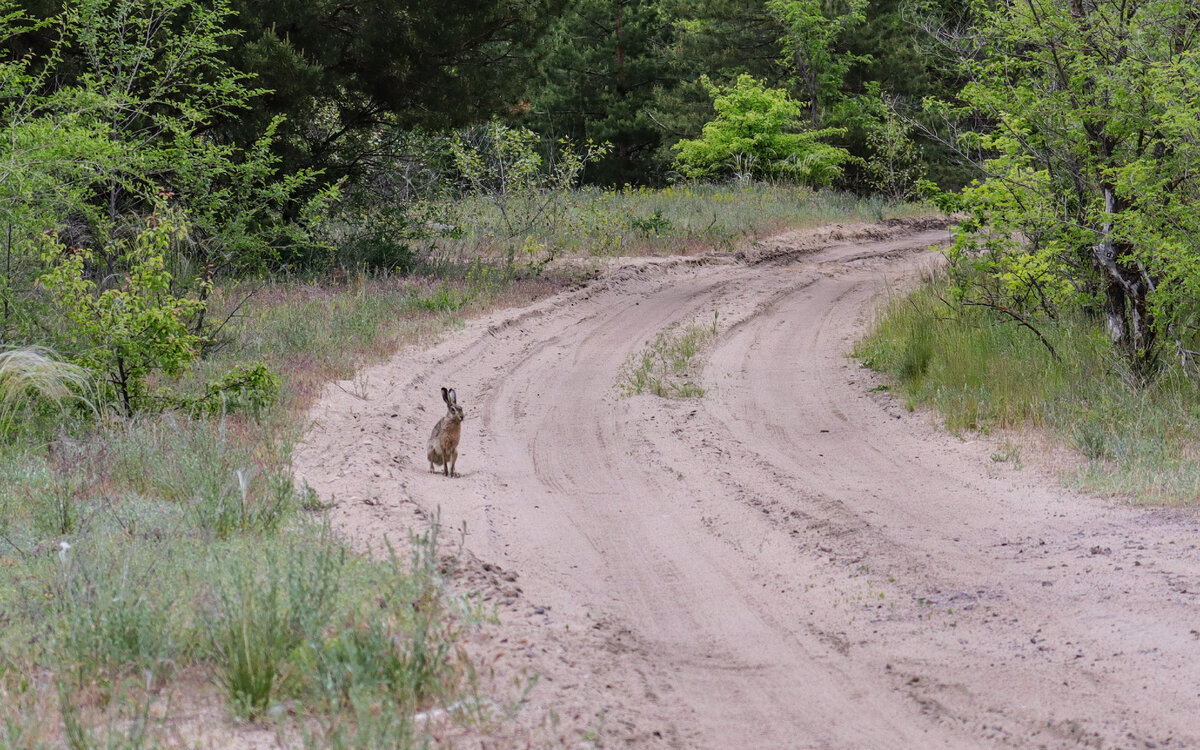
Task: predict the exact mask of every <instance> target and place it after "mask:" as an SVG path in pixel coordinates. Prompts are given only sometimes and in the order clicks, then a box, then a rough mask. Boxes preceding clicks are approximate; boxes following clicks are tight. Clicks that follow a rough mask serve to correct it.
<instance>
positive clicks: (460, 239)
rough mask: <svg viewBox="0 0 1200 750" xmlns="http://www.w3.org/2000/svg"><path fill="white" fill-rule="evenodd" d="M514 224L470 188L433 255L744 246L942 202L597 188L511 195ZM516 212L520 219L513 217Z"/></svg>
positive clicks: (529, 258) (739, 190)
mask: <svg viewBox="0 0 1200 750" xmlns="http://www.w3.org/2000/svg"><path fill="white" fill-rule="evenodd" d="M509 204H510V205H508V206H507V209H508V214H509V217H510V222H511V223H506V221H505V220H504V219H503V218H502V216H501V214H500V212H499V211H498V209H497V208H496V206H495V205H494V203H492V202H490V201H488V200H485V199H481V198H477V197H468V198H464V199H461V200H458V201H456V202H454V203H453V204H452V205H448V206H446V207H445V208H444V209H443V210H444V211H445V212H446V214H447V215H446V217H445V218H444V222H445V224H447V225H450V226H454V227H455V228H456V230H457V231H455V232H454V234H453V236H451V237H442V238H438V239H437V240H435V241H429V242H427V243H425V245H424V252H425V254H426V256H427V257H432V258H438V259H455V260H457V261H459V262H463V261H466V260H469V259H473V258H480V257H485V258H495V259H509V260H511V261H512V262H513V263H515V264H517V265H519V266H522V265H528V264H530V263H534V264H536V263H537V262H539V261H540V260H543V259H545V258H547V257H564V256H568V257H569V256H584V257H588V256H619V255H666V254H678V253H693V252H710V251H712V250H734V249H736V248H737V247H738V246H740V245H741V244H743V243H745V242H750V241H753V240H756V239H759V238H761V237H764V236H768V235H771V234H774V233H776V232H779V231H781V230H784V229H793V228H804V227H813V226H823V225H827V224H834V223H840V224H848V223H853V222H868V223H870V222H879V221H884V220H887V219H893V218H904V217H912V216H925V215H931V214H932V213H935V209H932V208H930V207H928V206H923V205H918V204H894V203H889V202H887V201H885V200H883V199H880V198H862V197H858V196H855V195H852V194H849V193H841V192H836V191H832V190H821V191H816V190H812V189H811V188H804V187H797V186H794V185H785V184H772V183H757V182H756V183H745V184H738V183H734V184H725V185H679V186H673V187H668V188H661V189H652V188H626V189H624V190H617V191H603V190H599V189H587V190H580V191H575V192H572V193H569V194H564V195H562V196H560V197H559V198H558V199H557V200H556V201H555V202H554V204H553V210H551V211H548V212H546V211H540V210H538V209H537V208H536V206H539V205H541V204H540V203H537V204H536V205H535V203H534V202H533V201H524V202H522V200H521V199H511V200H510V201H509ZM513 216H516V217H517V218H516V219H512V217H513Z"/></svg>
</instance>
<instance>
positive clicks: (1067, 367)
mask: <svg viewBox="0 0 1200 750" xmlns="http://www.w3.org/2000/svg"><path fill="white" fill-rule="evenodd" d="M952 283H953V282H951V281H950V280H949V279H945V278H940V279H937V280H936V281H934V282H932V283H931V284H928V285H926V286H924V287H922V288H921V289H919V290H917V291H916V292H915V293H913V294H912V295H909V296H905V297H897V298H895V299H893V300H891V301H890V302H889V304H888V306H887V308H886V309H885V310H884V311H882V312H881V314H880V316H879V318H878V319H877V321H876V323H875V325H874V327H873V329H872V331H871V333H870V334H869V335H868V336H867V338H866V339H865V340H864V341H862V342H860V343H859V345H858V347H857V350H856V354H857V356H859V357H860V358H862V359H863V360H864V361H865V363H866V364H868V365H870V366H871V367H873V368H875V369H877V370H880V371H882V372H884V373H886V374H887V375H889V376H890V377H891V378H893V379H894V380H895V382H896V383H897V385H898V386H899V387H898V389H897V390H898V392H899V394H900V396H901V397H902V398H903V399H904V400H905V402H906V403H907V404H908V406H909V408H915V407H916V406H918V405H921V406H930V407H932V408H934V409H936V410H937V411H938V413H939V414H940V415H941V417H942V418H943V419H944V420H945V424H946V426H947V427H948V428H950V429H952V430H982V431H985V432H986V431H991V430H994V429H1015V430H1020V429H1021V428H1023V427H1026V426H1036V427H1042V428H1045V429H1046V430H1048V431H1049V432H1050V434H1051V435H1052V436H1054V437H1055V438H1056V439H1057V441H1058V442H1059V443H1061V444H1062V445H1064V446H1067V447H1071V448H1074V449H1075V450H1077V451H1078V452H1079V454H1080V456H1081V459H1083V461H1082V463H1081V466H1080V467H1079V469H1078V470H1077V471H1076V472H1075V473H1074V475H1073V476H1072V477H1071V481H1073V482H1075V483H1078V484H1080V485H1081V486H1083V487H1084V488H1086V489H1088V490H1090V491H1094V492H1103V493H1107V494H1114V495H1119V496H1123V497H1127V498H1131V499H1133V500H1135V501H1136V502H1141V503H1182V504H1195V502H1196V497H1197V495H1196V487H1197V486H1198V484H1197V483H1198V482H1200V471H1197V464H1196V460H1195V456H1196V450H1197V446H1200V413H1198V412H1197V410H1196V403H1198V399H1200V384H1198V383H1197V382H1196V380H1195V378H1192V377H1188V376H1187V375H1186V374H1185V373H1183V372H1182V371H1181V369H1179V368H1173V369H1172V370H1171V371H1170V372H1167V373H1164V374H1163V375H1162V376H1160V377H1159V378H1157V379H1156V380H1155V381H1154V382H1153V383H1149V384H1146V383H1142V382H1139V379H1138V378H1137V377H1136V375H1135V373H1134V372H1133V371H1132V370H1130V369H1129V367H1128V365H1126V364H1125V363H1124V362H1122V361H1121V360H1119V359H1116V358H1114V356H1113V353H1112V351H1111V350H1110V349H1109V347H1108V346H1107V342H1106V341H1105V340H1104V337H1103V336H1101V335H1099V334H1098V333H1097V332H1096V331H1095V329H1094V325H1093V323H1092V321H1090V320H1089V319H1088V318H1087V316H1086V315H1083V314H1081V313H1080V312H1078V311H1073V312H1068V311H1064V312H1063V314H1062V315H1060V316H1059V317H1058V318H1057V319H1056V320H1053V321H1049V322H1047V323H1045V324H1044V326H1043V327H1042V333H1043V334H1044V335H1045V336H1046V337H1047V338H1048V339H1049V340H1050V341H1051V343H1052V344H1053V346H1054V348H1055V350H1056V351H1058V352H1059V354H1060V355H1061V356H1060V358H1059V359H1057V360H1056V359H1055V358H1054V357H1053V356H1052V355H1051V354H1050V352H1049V350H1048V349H1047V348H1046V347H1045V346H1044V345H1042V344H1041V343H1040V342H1039V341H1038V340H1037V338H1036V337H1034V336H1031V335H1030V334H1029V332H1028V331H1027V330H1024V329H1023V328H1022V327H1021V326H1020V325H1019V324H1017V323H1016V322H1015V321H1014V320H1013V319H1012V318H1011V317H1009V316H1006V315H1003V314H1001V313H998V312H997V311H995V310H993V309H991V308H987V307H978V306H974V307H965V308H961V307H958V306H957V305H955V304H953V303H952V302H951V301H950V300H948V299H947V291H948V289H949V287H950V286H951V285H952ZM1114 373H1116V374H1117V375H1118V377H1114ZM1006 453H1007V454H1009V455H1012V454H1013V453H1014V451H1013V450H1012V449H1011V448H1009V449H1007V451H1006Z"/></svg>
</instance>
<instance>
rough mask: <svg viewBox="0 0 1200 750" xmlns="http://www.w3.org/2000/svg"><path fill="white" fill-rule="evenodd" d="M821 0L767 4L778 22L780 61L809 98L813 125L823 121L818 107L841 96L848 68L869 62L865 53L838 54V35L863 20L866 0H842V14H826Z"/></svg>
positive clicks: (779, 0)
mask: <svg viewBox="0 0 1200 750" xmlns="http://www.w3.org/2000/svg"><path fill="white" fill-rule="evenodd" d="M826 5H827V4H826V3H823V2H820V0H768V2H767V4H766V7H767V10H768V11H770V12H771V14H772V15H774V16H775V17H776V18H777V19H778V20H779V22H780V24H781V25H782V26H783V29H784V36H783V37H782V38H781V39H780V40H779V45H780V48H781V52H782V55H781V57H780V63H781V64H782V65H783V67H784V68H785V69H786V70H787V71H788V72H789V73H790V76H791V83H792V86H793V87H794V88H795V89H796V90H799V91H802V92H803V93H804V95H805V96H806V97H807V99H808V107H809V112H810V118H811V120H812V124H813V127H816V126H817V125H819V124H820V123H821V122H822V118H821V109H822V108H823V107H828V106H830V105H831V104H833V103H834V102H836V101H837V100H838V99H840V98H841V97H842V96H843V84H844V81H845V78H846V73H847V72H848V71H849V70H850V67H851V66H852V65H854V64H855V63H858V62H869V61H870V58H869V57H867V56H855V55H851V54H846V53H844V52H843V53H841V54H839V53H837V52H836V51H835V45H836V44H837V42H838V40H839V38H840V37H841V36H842V35H844V34H846V33H847V32H849V31H850V30H851V29H853V28H854V27H856V26H858V25H860V24H862V23H863V22H864V21H866V19H867V16H866V13H865V9H866V7H867V5H868V0H845V2H843V3H839V5H844V7H843V8H841V9H840V10H842V11H844V12H842V14H841V15H838V16H835V17H833V18H830V17H827V16H826V15H825V6H826Z"/></svg>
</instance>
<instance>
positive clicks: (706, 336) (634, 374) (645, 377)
mask: <svg viewBox="0 0 1200 750" xmlns="http://www.w3.org/2000/svg"><path fill="white" fill-rule="evenodd" d="M716 336H717V315H716V314H715V313H714V314H713V322H712V323H711V324H710V325H705V326H700V325H688V326H684V327H682V328H673V329H671V330H668V331H664V332H663V333H660V334H659V335H658V336H657V337H656V338H655V339H654V341H653V342H650V343H649V345H648V346H647V347H646V349H645V350H643V351H642V352H641V353H639V354H637V355H635V356H634V357H633V358H632V359H631V360H630V361H629V362H627V363H626V364H625V367H624V368H622V371H621V378H620V381H619V383H618V387H619V388H620V390H621V392H622V393H623V394H624V395H627V396H630V395H635V394H643V393H651V394H653V395H655V396H661V397H663V398H698V397H700V396H703V395H704V388H703V387H702V386H700V385H699V384H697V383H696V376H697V374H698V373H697V369H698V365H697V361H696V360H697V357H698V356H699V355H700V353H701V352H703V350H704V349H705V347H707V346H708V345H709V344H711V343H712V342H713V341H714V340H715V339H716Z"/></svg>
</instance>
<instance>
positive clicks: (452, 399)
mask: <svg viewBox="0 0 1200 750" xmlns="http://www.w3.org/2000/svg"><path fill="white" fill-rule="evenodd" d="M447 393H448V394H449V396H450V398H449V399H448V400H447V401H446V403H448V404H450V405H451V406H453V405H454V404H457V403H458V396H455V395H454V389H453V388H451V389H450V390H449V391H447Z"/></svg>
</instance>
